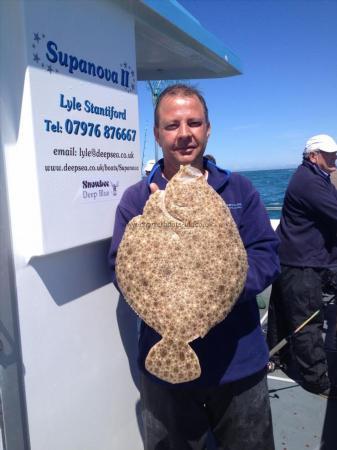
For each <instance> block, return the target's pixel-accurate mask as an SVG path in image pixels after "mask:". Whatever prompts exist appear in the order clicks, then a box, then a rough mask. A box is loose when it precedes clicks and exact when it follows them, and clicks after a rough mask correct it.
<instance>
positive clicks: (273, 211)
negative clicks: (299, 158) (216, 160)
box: [240, 169, 296, 219]
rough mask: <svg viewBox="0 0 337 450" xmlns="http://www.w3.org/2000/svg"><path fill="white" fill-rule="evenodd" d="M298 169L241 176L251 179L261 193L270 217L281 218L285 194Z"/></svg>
mask: <svg viewBox="0 0 337 450" xmlns="http://www.w3.org/2000/svg"><path fill="white" fill-rule="evenodd" d="M295 170H296V169H274V170H251V171H242V172H240V174H241V175H244V176H245V177H247V178H249V180H250V181H251V182H252V183H253V185H254V187H255V189H256V190H257V191H258V192H259V194H260V196H261V199H262V202H263V203H264V205H265V207H266V209H267V211H268V214H269V217H270V218H271V219H279V218H280V217H281V211H282V205H283V200H284V194H285V191H286V189H287V186H288V183H289V180H290V178H291V176H292V174H293V173H294V172H295Z"/></svg>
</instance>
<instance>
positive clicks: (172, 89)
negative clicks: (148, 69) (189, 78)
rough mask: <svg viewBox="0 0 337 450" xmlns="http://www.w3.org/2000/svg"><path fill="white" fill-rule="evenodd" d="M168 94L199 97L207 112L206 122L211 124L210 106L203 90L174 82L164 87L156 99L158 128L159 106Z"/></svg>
mask: <svg viewBox="0 0 337 450" xmlns="http://www.w3.org/2000/svg"><path fill="white" fill-rule="evenodd" d="M168 96H172V97H175V96H182V97H193V96H195V97H197V98H198V99H199V100H200V103H201V104H202V107H203V110H204V114H205V119H206V123H207V125H208V124H209V119H208V108H207V105H206V101H205V99H204V97H203V95H202V94H201V92H200V91H199V90H198V89H197V88H195V87H192V86H188V85H187V84H183V83H177V84H172V85H171V86H168V87H167V88H166V89H164V90H163V91H162V92H161V93H160V94H159V96H158V98H157V101H156V106H155V109H154V125H155V127H156V128H157V127H158V125H159V114H158V108H159V106H160V103H161V102H162V100H163V98H164V97H168Z"/></svg>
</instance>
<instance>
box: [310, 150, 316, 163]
mask: <svg viewBox="0 0 337 450" xmlns="http://www.w3.org/2000/svg"><path fill="white" fill-rule="evenodd" d="M309 161H310V162H312V163H313V164H316V163H317V153H314V152H310V153H309Z"/></svg>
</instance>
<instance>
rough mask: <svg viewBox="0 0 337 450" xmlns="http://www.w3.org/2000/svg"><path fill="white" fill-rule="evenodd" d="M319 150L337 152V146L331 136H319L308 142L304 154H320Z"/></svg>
mask: <svg viewBox="0 0 337 450" xmlns="http://www.w3.org/2000/svg"><path fill="white" fill-rule="evenodd" d="M319 150H321V151H322V152H327V153H333V152H337V144H336V142H335V141H334V140H333V139H332V137H331V136H328V135H327V134H317V135H316V136H313V137H311V138H310V139H309V140H308V141H307V143H306V145H305V149H304V153H311V152H318V151H319Z"/></svg>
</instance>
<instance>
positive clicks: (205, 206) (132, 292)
mask: <svg viewBox="0 0 337 450" xmlns="http://www.w3.org/2000/svg"><path fill="white" fill-rule="evenodd" d="M247 269H248V263H247V254H246V251H245V248H244V246H243V243H242V241H241V238H240V235H239V232H238V229H237V227H236V224H235V222H234V220H233V218H232V215H231V213H230V210H229V208H228V207H227V205H226V204H225V202H224V201H223V199H222V198H221V197H220V196H219V195H218V194H217V193H216V192H215V190H214V189H213V188H212V187H211V186H210V185H209V184H208V183H207V181H206V179H205V177H204V176H203V174H202V173H201V172H200V171H199V170H198V169H196V168H194V167H192V166H190V165H187V166H181V167H180V170H179V172H178V173H177V174H176V175H175V176H174V177H173V178H172V179H171V180H170V181H169V182H168V184H167V186H166V189H165V190H158V191H156V192H155V193H153V194H152V195H151V196H150V198H149V200H148V201H147V203H146V205H145V207H144V210H143V214H142V215H140V216H136V217H134V218H133V219H132V220H131V221H130V222H129V223H128V225H127V227H126V230H125V233H124V236H123V239H122V241H121V244H120V246H119V249H118V253H117V260H116V274H117V281H118V285H119V288H120V290H121V291H122V293H123V295H124V297H125V299H126V301H127V302H128V303H129V305H130V306H131V308H132V309H133V310H134V311H135V312H136V313H137V314H138V315H139V316H140V317H141V319H142V320H144V321H145V322H146V323H147V324H148V325H149V326H150V327H152V328H153V329H154V330H156V331H157V332H158V333H159V334H160V335H161V336H162V339H161V340H160V341H159V342H158V343H157V344H155V345H154V346H153V347H152V348H151V349H150V351H149V353H148V355H147V357H146V360H145V367H146V369H147V370H148V371H149V372H150V373H152V374H153V375H155V376H156V377H158V378H160V379H162V380H165V381H168V382H169V383H183V382H186V381H192V380H194V379H197V378H198V377H199V376H200V374H201V368H200V363H199V359H198V356H197V355H196V353H195V352H194V350H193V349H192V348H191V346H190V345H189V343H190V342H192V341H193V340H195V339H196V338H198V337H201V338H203V337H204V336H205V335H206V334H207V333H208V331H209V330H210V329H211V328H212V327H214V326H215V325H216V324H218V323H220V322H221V321H222V320H224V319H225V318H226V316H227V315H228V314H229V313H230V311H231V309H232V308H233V306H234V304H235V302H236V300H237V299H238V297H239V295H240V293H241V291H242V289H243V287H244V284H245V280H246V276H247ZM223 345H226V342H224V343H223Z"/></svg>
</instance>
